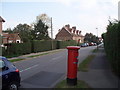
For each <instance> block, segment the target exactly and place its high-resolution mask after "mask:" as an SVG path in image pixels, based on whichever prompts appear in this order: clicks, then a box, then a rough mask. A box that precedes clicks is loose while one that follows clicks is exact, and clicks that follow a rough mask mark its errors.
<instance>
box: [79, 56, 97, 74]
mask: <svg viewBox="0 0 120 90" xmlns="http://www.w3.org/2000/svg"><path fill="white" fill-rule="evenodd" d="M94 57H95V55H89V56H88V57H87V58H86V59H85V60H83V62H82V63H80V64H79V67H78V71H83V72H87V71H88V69H89V68H88V66H89V64H90V62H91V61H92V60H93V59H94Z"/></svg>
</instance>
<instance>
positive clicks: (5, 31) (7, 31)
mask: <svg viewBox="0 0 120 90" xmlns="http://www.w3.org/2000/svg"><path fill="white" fill-rule="evenodd" d="M3 32H4V33H13V30H12V29H11V28H7V29H6V30H4V31H3Z"/></svg>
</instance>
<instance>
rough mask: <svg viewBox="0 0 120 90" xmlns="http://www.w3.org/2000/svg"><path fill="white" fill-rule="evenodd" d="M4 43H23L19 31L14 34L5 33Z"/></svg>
mask: <svg viewBox="0 0 120 90" xmlns="http://www.w3.org/2000/svg"><path fill="white" fill-rule="evenodd" d="M2 43H3V44H7V43H21V38H20V37H19V33H12V34H8V33H3V40H2Z"/></svg>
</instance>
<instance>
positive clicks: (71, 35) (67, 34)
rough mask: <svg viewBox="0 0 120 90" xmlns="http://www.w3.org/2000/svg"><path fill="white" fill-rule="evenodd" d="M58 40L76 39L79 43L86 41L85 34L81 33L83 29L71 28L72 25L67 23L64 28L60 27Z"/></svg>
mask: <svg viewBox="0 0 120 90" xmlns="http://www.w3.org/2000/svg"><path fill="white" fill-rule="evenodd" d="M55 39H56V40H62V41H67V40H75V41H76V42H77V43H78V42H79V43H83V42H84V36H83V35H82V34H81V31H79V30H76V27H72V28H70V25H69V24H68V25H65V26H64V27H63V28H62V29H59V31H58V33H57V35H56V38H55Z"/></svg>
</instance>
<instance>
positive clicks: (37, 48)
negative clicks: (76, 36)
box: [2, 40, 77, 56]
mask: <svg viewBox="0 0 120 90" xmlns="http://www.w3.org/2000/svg"><path fill="white" fill-rule="evenodd" d="M52 45H53V47H52ZM74 45H75V46H76V45H77V44H76V42H75V41H55V40H53V41H38V40H37V41H35V40H34V41H31V42H29V43H12V44H8V45H7V46H8V48H7V49H5V48H3V50H2V53H3V56H9V55H24V54H29V53H37V52H43V51H49V50H53V49H61V48H66V47H67V46H74Z"/></svg>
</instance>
